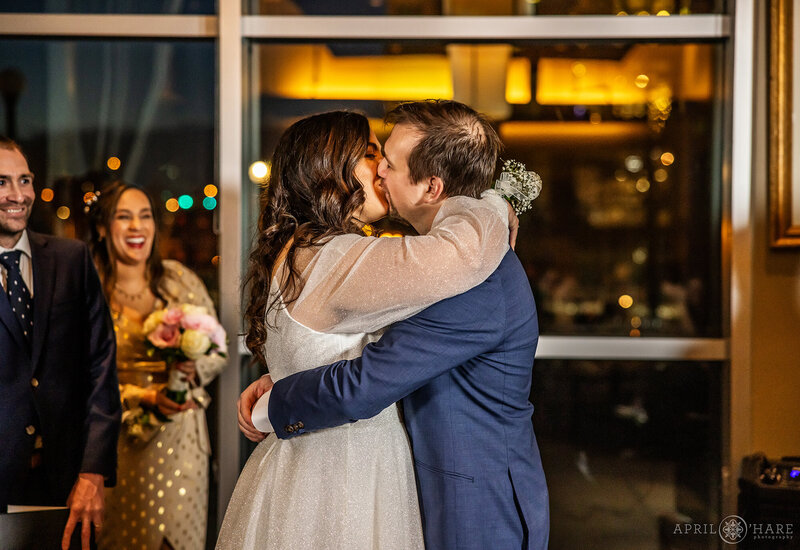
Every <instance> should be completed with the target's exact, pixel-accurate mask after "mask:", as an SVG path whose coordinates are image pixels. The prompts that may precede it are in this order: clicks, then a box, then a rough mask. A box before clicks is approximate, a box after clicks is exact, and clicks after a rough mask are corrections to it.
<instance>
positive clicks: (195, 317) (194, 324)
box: [181, 313, 219, 335]
mask: <svg viewBox="0 0 800 550" xmlns="http://www.w3.org/2000/svg"><path fill="white" fill-rule="evenodd" d="M218 325H219V323H217V320H216V319H214V318H213V317H212V316H211V315H208V314H206V313H186V314H184V316H183V318H182V319H181V326H182V327H183V328H186V329H191V330H199V331H200V332H202V333H204V334H209V335H210V334H211V333H212V332H214V330H215V329H216V328H217V326H218Z"/></svg>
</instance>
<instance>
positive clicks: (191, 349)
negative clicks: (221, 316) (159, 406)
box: [143, 304, 228, 404]
mask: <svg viewBox="0 0 800 550" xmlns="http://www.w3.org/2000/svg"><path fill="white" fill-rule="evenodd" d="M143 328H144V333H145V334H146V335H147V342H146V343H147V347H148V349H147V355H148V356H149V357H155V356H156V355H158V356H160V358H161V359H163V360H164V361H165V362H166V364H167V367H168V368H169V382H168V383H167V397H169V398H170V399H172V400H173V401H175V402H176V403H179V404H182V403H185V402H186V394H187V391H188V390H189V382H188V381H187V380H186V376H185V375H184V373H182V372H181V371H179V370H178V369H177V368H175V364H176V363H179V362H183V361H189V360H191V361H195V360H197V359H199V358H201V357H203V356H204V355H209V354H211V353H217V354H219V355H221V356H223V357H225V355H226V353H227V352H228V348H227V343H226V337H225V329H223V328H222V325H220V324H219V321H217V319H216V318H215V317H214V316H213V315H210V314H209V313H208V311H207V310H206V308H204V307H202V306H195V305H192V304H183V305H181V306H177V307H169V308H164V309H159V310H157V311H154V312H153V313H151V314H150V315H149V316H148V317H147V319H146V320H145V322H144V327H143Z"/></svg>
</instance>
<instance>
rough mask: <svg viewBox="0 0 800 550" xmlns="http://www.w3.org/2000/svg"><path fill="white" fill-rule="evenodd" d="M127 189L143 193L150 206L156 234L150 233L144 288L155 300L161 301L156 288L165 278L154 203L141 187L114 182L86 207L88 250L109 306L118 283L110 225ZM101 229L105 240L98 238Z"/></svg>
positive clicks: (105, 187) (115, 256)
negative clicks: (159, 248) (151, 248)
mask: <svg viewBox="0 0 800 550" xmlns="http://www.w3.org/2000/svg"><path fill="white" fill-rule="evenodd" d="M129 189H135V190H137V191H141V192H142V193H144V195H145V196H146V197H147V201H148V202H149V203H150V209H151V210H152V211H153V221H154V222H155V226H156V230H155V232H154V233H153V250H152V252H150V257H149V258H147V284H148V286H149V287H150V291H151V292H152V293H153V295H154V296H156V297H157V298H160V297H161V295H160V294H159V292H158V284H159V283H160V282H161V277H162V276H163V275H164V266H162V265H161V255H160V254H159V252H158V219H157V218H156V215H157V212H158V211H157V209H156V207H155V204H154V203H153V199H152V198H151V197H150V195H149V194H148V193H147V191H145V190H144V189H143V188H142V187H139V186H138V185H134V184H131V183H126V182H123V181H114V182H111V183H109V184H107V185H105V186H104V187H103V188H102V189H101V190H100V192H99V193H98V194H97V201H96V202H94V203H93V204H91V205H90V207H89V232H90V236H89V249H90V250H91V252H92V258H93V259H94V265H95V266H96V267H97V272H98V273H99V275H100V281H101V282H102V283H103V294H104V295H105V297H106V301H108V303H109V304H110V303H111V293H112V292H113V291H114V285H115V284H116V282H117V253H116V251H115V250H114V245H113V244H112V242H111V241H112V239H111V222H113V221H114V214H116V211H117V204H118V203H119V199H120V197H122V194H123V193H124V192H125V191H128V190H129ZM100 228H103V230H104V231H105V235H104V236H101V233H100Z"/></svg>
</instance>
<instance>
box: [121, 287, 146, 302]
mask: <svg viewBox="0 0 800 550" xmlns="http://www.w3.org/2000/svg"><path fill="white" fill-rule="evenodd" d="M148 288H149V287H148V286H147V283H145V285H144V286H143V287H142V288H141V290H139V291H138V292H134V293H128V292H125V291H124V290H122V288H120V286H119V285H114V292H116V293H118V294H119V295H120V296H122V297H123V298H125V299H126V300H128V301H130V302H135V301H137V300H141V299H142V298H144V295H145V293H146V292H147V289H148Z"/></svg>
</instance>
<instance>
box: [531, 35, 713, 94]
mask: <svg viewBox="0 0 800 550" xmlns="http://www.w3.org/2000/svg"><path fill="white" fill-rule="evenodd" d="M712 55H713V51H712V47H711V46H709V45H705V44H685V45H672V44H660V45H653V44H636V45H634V46H632V47H631V48H630V49H629V50H628V52H627V53H626V54H625V56H624V57H623V58H622V59H621V60H619V61H614V60H607V59H570V58H549V57H546V58H541V59H540V60H539V64H538V67H537V72H536V101H537V102H538V103H539V104H542V105H632V104H644V103H648V102H653V101H656V100H658V99H659V98H662V97H664V96H666V97H670V98H672V97H674V98H677V99H683V100H688V101H707V100H709V99H710V98H711V94H712V88H713V86H712ZM654 83H655V85H654Z"/></svg>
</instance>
